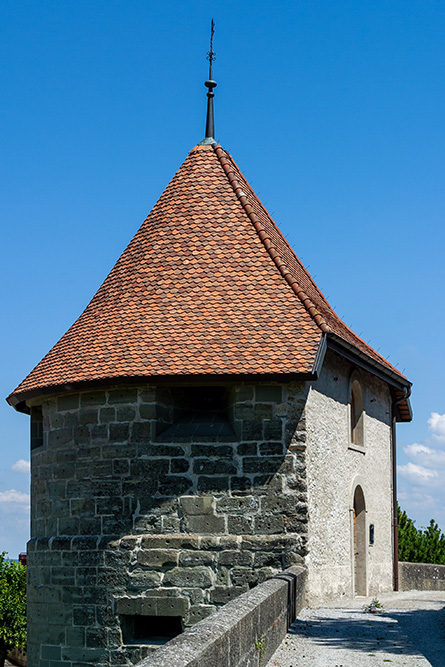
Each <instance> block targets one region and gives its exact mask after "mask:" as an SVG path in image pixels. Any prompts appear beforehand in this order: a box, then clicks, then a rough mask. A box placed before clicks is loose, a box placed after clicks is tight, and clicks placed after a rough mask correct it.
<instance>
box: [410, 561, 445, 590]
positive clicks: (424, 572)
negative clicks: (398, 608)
mask: <svg viewBox="0 0 445 667" xmlns="http://www.w3.org/2000/svg"><path fill="white" fill-rule="evenodd" d="M399 590H401V591H412V590H418V591H445V565H434V564H433V563H401V562H399Z"/></svg>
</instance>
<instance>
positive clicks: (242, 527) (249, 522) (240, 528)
mask: <svg viewBox="0 0 445 667" xmlns="http://www.w3.org/2000/svg"><path fill="white" fill-rule="evenodd" d="M227 530H228V532H229V533H233V534H234V535H249V534H251V533H253V530H254V521H253V516H228V517H227Z"/></svg>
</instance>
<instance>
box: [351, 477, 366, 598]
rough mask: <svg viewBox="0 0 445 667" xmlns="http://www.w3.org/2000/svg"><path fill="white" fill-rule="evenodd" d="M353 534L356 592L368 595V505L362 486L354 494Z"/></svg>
mask: <svg viewBox="0 0 445 667" xmlns="http://www.w3.org/2000/svg"><path fill="white" fill-rule="evenodd" d="M353 532H354V535H353V540H354V591H355V594H356V595H366V594H367V590H366V505H365V496H364V495H363V489H362V487H361V486H357V487H356V489H355V492H354V507H353Z"/></svg>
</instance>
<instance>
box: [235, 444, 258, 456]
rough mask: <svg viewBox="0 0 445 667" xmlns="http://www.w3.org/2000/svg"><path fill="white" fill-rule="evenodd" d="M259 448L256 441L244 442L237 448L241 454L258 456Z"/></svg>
mask: <svg viewBox="0 0 445 667" xmlns="http://www.w3.org/2000/svg"><path fill="white" fill-rule="evenodd" d="M257 450H258V444H257V443H256V442H242V443H241V444H240V445H238V447H237V448H236V451H237V454H238V455H239V456H256V455H257Z"/></svg>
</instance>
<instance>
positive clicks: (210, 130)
mask: <svg viewBox="0 0 445 667" xmlns="http://www.w3.org/2000/svg"><path fill="white" fill-rule="evenodd" d="M214 33H215V22H214V20H213V19H212V23H211V25H210V51H207V60H208V61H209V78H208V80H207V81H206V82H205V84H204V85H205V86H206V88H208V93H207V119H206V136H205V139H204V141H205V143H209V144H210V143H214V141H215V120H214V117H213V98H214V97H215V93H214V92H213V89H214V88H215V87H216V81H214V80H213V78H212V64H213V61H214V60H215V55H216V54H215V52H214V50H213V35H214ZM210 140H211V141H210Z"/></svg>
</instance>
